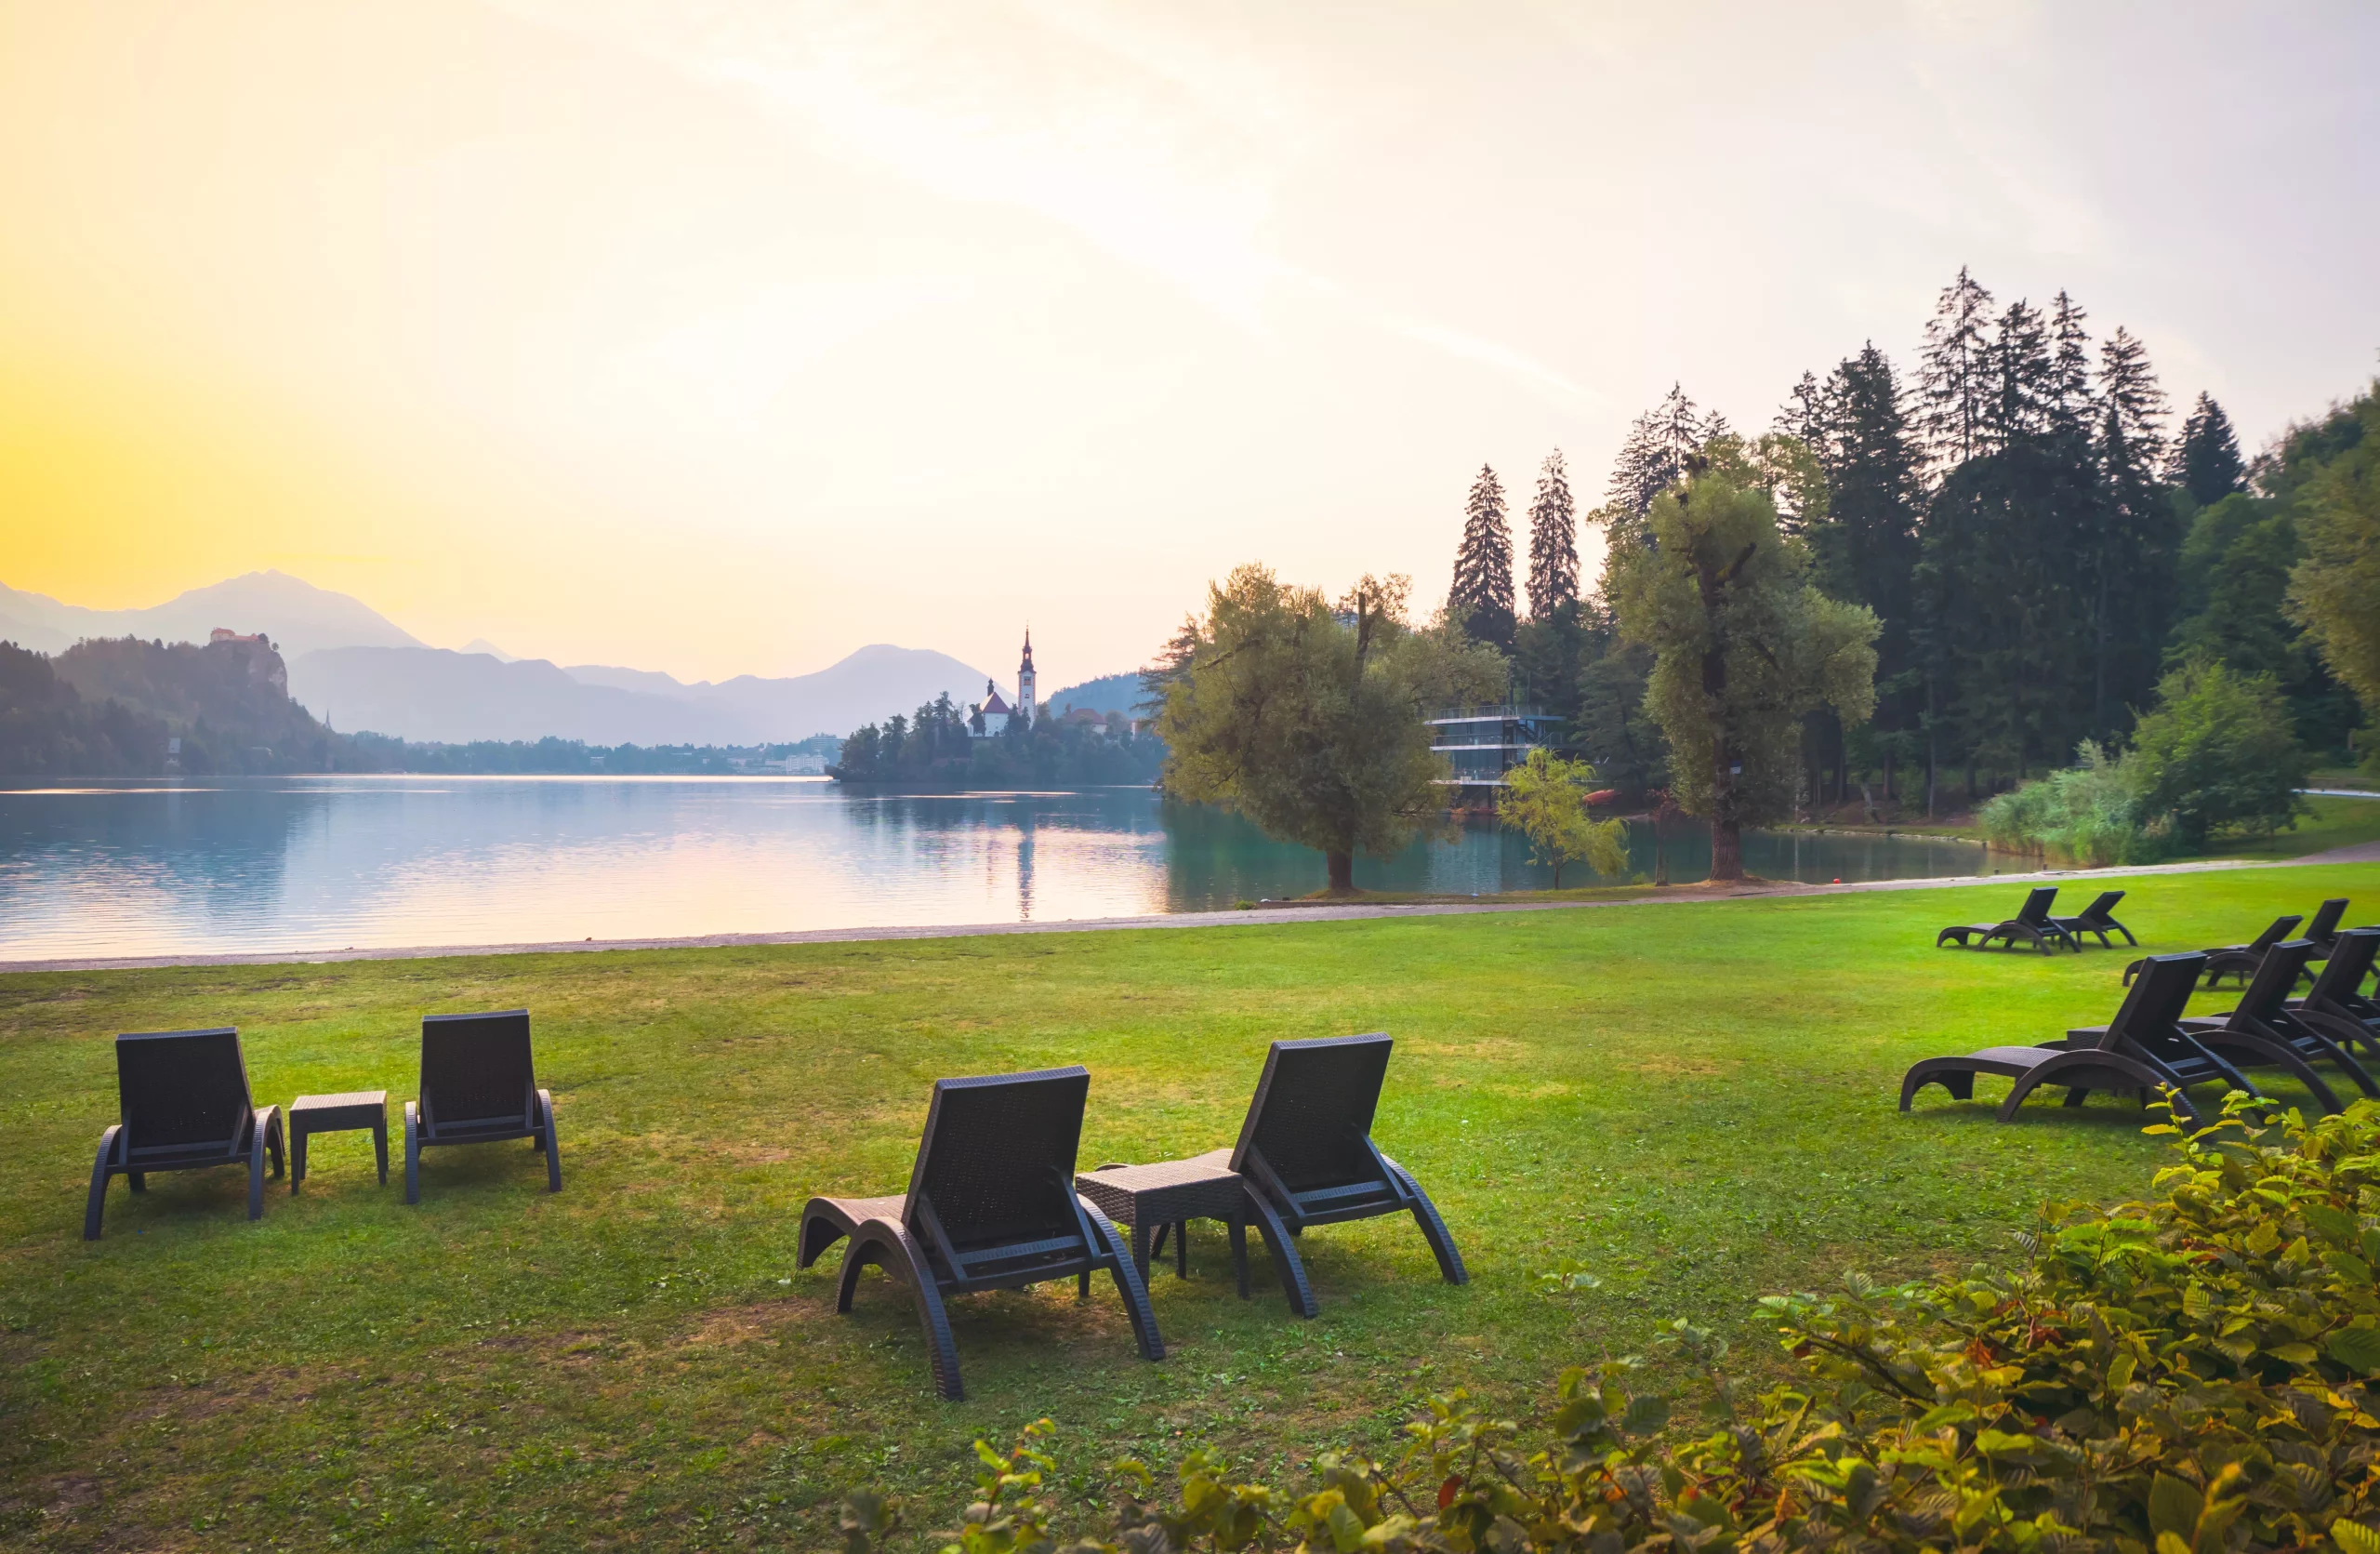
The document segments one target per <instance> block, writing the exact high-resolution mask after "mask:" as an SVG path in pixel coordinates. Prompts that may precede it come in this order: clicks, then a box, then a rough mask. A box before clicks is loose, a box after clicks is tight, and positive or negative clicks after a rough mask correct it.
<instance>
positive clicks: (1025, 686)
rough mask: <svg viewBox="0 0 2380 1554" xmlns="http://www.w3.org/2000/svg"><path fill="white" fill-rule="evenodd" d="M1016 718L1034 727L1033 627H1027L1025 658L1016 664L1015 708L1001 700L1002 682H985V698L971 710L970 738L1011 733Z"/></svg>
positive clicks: (968, 731) (968, 721) (968, 723)
mask: <svg viewBox="0 0 2380 1554" xmlns="http://www.w3.org/2000/svg"><path fill="white" fill-rule="evenodd" d="M1012 718H1013V719H1014V720H1016V722H1017V724H1019V725H1020V726H1022V727H1025V728H1030V727H1032V726H1033V628H1032V627H1030V626H1028V627H1026V628H1025V660H1024V662H1022V663H1020V664H1018V665H1017V666H1016V705H1015V706H1013V707H1011V706H1010V705H1009V704H1008V703H1007V702H1005V701H1003V700H1001V699H1000V691H999V687H998V685H995V684H992V683H991V682H990V681H988V680H986V681H985V682H984V699H983V700H981V701H979V702H977V703H976V704H975V705H974V706H972V707H971V708H969V709H968V710H967V733H968V736H969V737H971V738H976V739H991V738H996V737H998V736H1000V735H1002V734H1005V733H1007V732H1008V725H1009V720H1010V719H1012Z"/></svg>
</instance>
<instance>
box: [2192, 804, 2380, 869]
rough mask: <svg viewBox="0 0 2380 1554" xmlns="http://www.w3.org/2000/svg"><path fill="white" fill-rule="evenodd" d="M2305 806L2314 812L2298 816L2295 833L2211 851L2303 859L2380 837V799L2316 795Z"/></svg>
mask: <svg viewBox="0 0 2380 1554" xmlns="http://www.w3.org/2000/svg"><path fill="white" fill-rule="evenodd" d="M2306 803H2307V804H2308V805H2309V806H2310V807H2311V808H2312V810H2313V813H2312V814H2311V815H2307V816H2304V817H2300V818H2299V820H2298V822H2297V829H2296V830H2286V831H2275V832H2274V833H2273V834H2272V835H2270V836H2268V837H2264V838H2261V839H2259V840H2257V841H2255V842H2249V843H2236V842H2235V843H2224V844H2222V845H2219V846H2217V847H2215V849H2214V851H2215V853H2216V854H2217V855H2218V856H2220V857H2235V858H2302V857H2308V856H2310V855H2312V854H2315V853H2327V852H2329V851H2330V850H2331V849H2332V848H2334V847H2350V846H2353V845H2355V844H2356V843H2363V842H2370V841H2373V840H2374V839H2375V838H2380V796H2376V797H2373V798H2369V799H2339V798H2332V797H2329V796H2327V795H2317V796H2313V797H2309V798H2307V801H2306Z"/></svg>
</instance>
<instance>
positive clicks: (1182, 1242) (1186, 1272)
mask: <svg viewBox="0 0 2380 1554" xmlns="http://www.w3.org/2000/svg"><path fill="white" fill-rule="evenodd" d="M1173 1277H1175V1278H1176V1279H1187V1278H1189V1277H1190V1222H1189V1221H1188V1220H1186V1219H1177V1220H1175V1221H1174V1222H1173Z"/></svg>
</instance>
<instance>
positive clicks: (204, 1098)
mask: <svg viewBox="0 0 2380 1554" xmlns="http://www.w3.org/2000/svg"><path fill="white" fill-rule="evenodd" d="M115 1093H116V1110H117V1115H118V1119H119V1120H118V1121H117V1122H116V1123H115V1124H114V1125H113V1126H112V1127H110V1128H109V1129H108V1131H107V1132H105V1133H103V1134H101V1135H100V1136H99V1159H98V1160H96V1161H94V1162H92V1165H91V1196H90V1199H89V1201H88V1202H86V1204H85V1205H84V1208H83V1239H84V1240H85V1241H97V1240H99V1211H100V1210H101V1209H102V1208H104V1207H105V1206H106V1201H107V1195H108V1178H109V1177H111V1176H126V1177H129V1178H130V1179H131V1184H132V1190H133V1191H135V1192H146V1191H148V1190H149V1181H148V1176H149V1173H151V1172H152V1171H204V1170H205V1169H206V1168H208V1167H209V1166H216V1165H245V1166H246V1167H247V1168H248V1217H249V1218H250V1219H262V1218H263V1217H264V1168H265V1157H266V1156H267V1155H268V1154H270V1155H271V1158H272V1174H273V1175H276V1176H278V1175H281V1173H282V1170H283V1160H282V1151H281V1109H280V1108H279V1107H277V1106H264V1107H260V1106H258V1105H257V1104H256V1101H255V1099H254V1097H253V1096H250V1094H249V1092H248V1065H247V1060H246V1059H245V1058H244V1057H243V1056H241V1055H240V1033H239V1032H238V1031H236V1030H233V1029H231V1028H230V1027H228V1026H226V1027H224V1028H223V1029H219V1030H152V1031H143V1032H139V1033H137V1034H131V1035H124V1036H119V1037H117V1038H116V1039H115Z"/></svg>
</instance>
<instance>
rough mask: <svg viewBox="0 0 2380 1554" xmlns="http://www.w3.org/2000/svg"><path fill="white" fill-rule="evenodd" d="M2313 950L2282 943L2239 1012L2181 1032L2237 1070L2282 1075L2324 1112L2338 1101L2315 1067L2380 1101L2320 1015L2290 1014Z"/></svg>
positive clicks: (2191, 1022)
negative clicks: (2291, 996) (2293, 1080)
mask: <svg viewBox="0 0 2380 1554" xmlns="http://www.w3.org/2000/svg"><path fill="white" fill-rule="evenodd" d="M2313 952H2314V946H2313V944H2312V943H2311V942H2310V941H2309V940H2306V939H2283V940H2282V941H2281V943H2279V944H2276V945H2274V946H2273V947H2272V948H2271V949H2270V950H2267V951H2266V952H2265V958H2264V963H2263V964H2261V965H2259V966H2258V967H2257V968H2256V976H2255V979H2254V981H2253V982H2251V983H2249V985H2248V988H2247V990H2246V991H2245V992H2243V993H2241V995H2240V1003H2239V1006H2238V1007H2236V1008H2234V1009H2231V1010H2229V1011H2228V1012H2227V1013H2225V1014H2221V1015H2215V1016H2205V1017H2202V1018H2197V1019H2185V1020H2184V1021H2182V1029H2184V1030H2186V1031H2188V1033H2189V1034H2190V1035H2192V1036H2195V1037H2197V1038H2198V1040H2199V1041H2200V1043H2202V1044H2203V1045H2204V1046H2206V1047H2207V1048H2208V1049H2209V1050H2210V1051H2213V1052H2217V1053H2220V1054H2222V1055H2223V1056H2225V1057H2228V1058H2229V1059H2230V1060H2231V1061H2232V1062H2233V1063H2234V1064H2235V1065H2237V1066H2238V1067H2239V1068H2241V1069H2260V1068H2280V1069H2288V1070H2289V1071H2290V1072H2291V1073H2293V1074H2295V1075H2296V1076H2297V1080H2298V1082H2300V1083H2302V1084H2304V1085H2305V1086H2306V1088H2307V1089H2308V1090H2310V1091H2312V1092H2313V1095H2314V1098H2315V1099H2316V1100H2317V1101H2319V1102H2321V1106H2322V1109H2323V1110H2325V1111H2336V1110H2338V1109H2339V1102H2338V1097H2337V1096H2334V1095H2333V1094H2332V1093H2331V1089H2330V1086H2328V1085H2327V1084H2324V1083H2323V1082H2322V1081H2321V1078H2320V1077H2319V1076H2318V1075H2317V1074H2316V1073H2315V1071H2314V1069H2313V1065H2314V1064H2316V1063H2328V1064H2329V1065H2330V1066H2331V1067H2333V1068H2334V1069H2337V1070H2338V1071H2339V1072H2341V1073H2343V1074H2345V1075H2347V1078H2349V1079H2351V1080H2353V1081H2354V1082H2355V1083H2356V1087H2357V1088H2358V1089H2360V1090H2361V1091H2362V1092H2363V1093H2364V1094H2365V1095H2367V1096H2380V1086H2375V1085H2374V1084H2373V1082H2372V1076H2371V1075H2370V1074H2368V1073H2366V1072H2364V1070H2363V1066H2362V1065H2361V1064H2360V1063H2358V1062H2357V1061H2356V1060H2355V1059H2354V1058H2353V1057H2351V1056H2348V1055H2347V1052H2346V1051H2345V1050H2343V1049H2342V1047H2341V1046H2340V1045H2339V1043H2338V1042H2337V1041H2336V1040H2335V1033H2334V1032H2331V1031H2328V1030H2326V1029H2325V1028H2326V1027H2327V1026H2328V1025H2329V1023H2330V1022H2329V1021H2328V1019H2327V1018H2326V1017H2325V1016H2321V1015H2299V1014H2296V1013H2294V1012H2293V1011H2292V1010H2291V1009H2290V1008H2289V1006H2288V1005H2289V994H2290V990H2292V989H2294V988H2295V987H2296V986H2297V978H2298V974H2299V973H2300V972H2302V971H2303V970H2304V969H2305V966H2306V958H2307V956H2308V955H2310V954H2312V953H2313Z"/></svg>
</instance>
